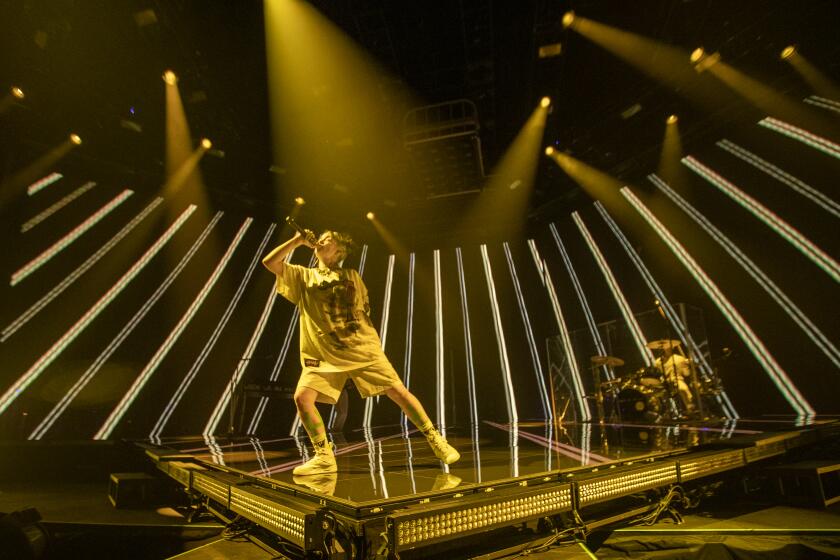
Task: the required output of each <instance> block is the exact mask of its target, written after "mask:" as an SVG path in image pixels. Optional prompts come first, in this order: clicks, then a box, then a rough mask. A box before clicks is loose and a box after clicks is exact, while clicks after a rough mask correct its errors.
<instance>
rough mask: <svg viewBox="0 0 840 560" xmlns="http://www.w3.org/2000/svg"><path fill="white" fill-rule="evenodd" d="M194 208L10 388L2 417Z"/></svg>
mask: <svg viewBox="0 0 840 560" xmlns="http://www.w3.org/2000/svg"><path fill="white" fill-rule="evenodd" d="M195 209H196V207H195V205H190V206H189V207H188V208H187V209H186V210H184V212H182V213H181V215H180V216H179V217H178V219H177V220H176V221H175V223H173V224H172V225H171V226H169V229H167V230H166V232H165V233H164V234H163V235H161V236H160V237H159V238H158V240H157V241H156V242H155V244H154V245H152V246H151V247H150V248H149V249H148V250H147V251H146V252H145V253H144V254H143V256H142V257H140V259H139V260H138V261H137V262H135V263H134V265H133V266H132V267H131V268H130V269H129V270H128V272H126V273H125V274H124V275H123V276H122V278H120V279H119V280H118V281H117V283H116V284H114V285H113V286H112V287H111V288H110V289H109V290H108V291H107V292H105V294H103V296H102V297H101V298H99V301H97V302H96V303H95V304H93V307H91V308H90V309H88V310H87V312H85V314H84V315H82V317H81V318H80V319H79V320H78V321H76V323H75V324H74V325H73V326H72V327H70V330H68V331H67V332H66V333H64V335H63V336H62V337H61V338H60V339H58V341H56V342H55V343H54V344H53V345H52V346H51V347H50V349H49V350H47V351H46V352H45V353H44V354H43V355H42V356H41V357H40V358H38V361H37V362H35V363H34V364H33V365H32V367H30V368H29V369H28V370H27V371H26V373H24V374H23V375H22V376H20V377H19V378H18V380H17V381H15V382H14V383H13V384H12V386H11V387H9V388H8V389H7V390H6V392H5V393H4V394H3V396H2V397H0V414H2V413H3V412H5V411H6V409H7V408H9V405H10V404H12V402H14V400H15V399H17V398H18V397H19V396H20V395H21V394H22V393H23V391H24V390H26V388H27V387H28V386H29V385H31V384H32V382H33V381H35V380H36V379H37V378H38V376H40V375H41V373H43V372H44V370H45V369H46V368H47V366H49V365H50V364H51V363H52V362H53V361H54V360H55V359H56V358H57V357H58V356H59V355H60V354H61V353H62V352H63V351H64V349H65V348H67V346H69V345H70V343H71V342H73V340H75V339H76V337H78V336H79V335H80V334H81V333H82V332H83V331H84V330H85V328H87V326H88V325H90V324H91V323H92V322H93V320H94V319H96V317H98V316H99V314H100V313H102V311H104V310H105V308H106V307H108V304H110V303H111V302H112V301H114V299H116V297H117V296H118V295H119V294H120V293H121V292H122V291H123V290H124V289H125V287H126V286H128V284H129V283H130V282H131V281H132V280H134V278H135V277H136V276H137V274H139V273H140V271H141V270H142V269H143V268H144V267H145V266H146V265H147V264H148V263H149V261H150V260H152V258H153V257H154V256H155V255H157V254H158V252H159V251H160V250H161V249H162V248H163V246H164V245H165V244H166V243H167V241H169V240H170V239H171V238H172V236H173V235H175V233H176V232H177V231H178V230H179V229H180V228H181V226H182V225H184V222H186V221H187V218H189V217H190V216H191V215H192V214H193V212H195Z"/></svg>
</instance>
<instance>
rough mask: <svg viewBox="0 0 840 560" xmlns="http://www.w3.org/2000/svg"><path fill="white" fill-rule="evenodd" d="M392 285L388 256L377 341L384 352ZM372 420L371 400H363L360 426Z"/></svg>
mask: <svg viewBox="0 0 840 560" xmlns="http://www.w3.org/2000/svg"><path fill="white" fill-rule="evenodd" d="M393 284H394V255H389V256H388V272H387V273H386V276H385V296H384V300H383V301H382V320H381V322H380V324H379V339H380V341H381V342H382V350H383V351H384V350H385V341H386V340H388V319H389V318H390V316H391V288H392V286H393ZM372 418H373V399H365V412H364V418H363V420H362V425H363V426H364V427H366V428H370V423H371V420H372Z"/></svg>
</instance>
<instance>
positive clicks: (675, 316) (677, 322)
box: [595, 175, 738, 418]
mask: <svg viewBox="0 0 840 560" xmlns="http://www.w3.org/2000/svg"><path fill="white" fill-rule="evenodd" d="M650 177H655V176H652V175H651V176H648V178H650ZM595 208H597V209H598V212H600V213H601V217H603V218H604V221H605V222H607V225H608V226H609V228H610V229H611V230H612V232H613V234H614V235H615V237H616V239H618V241H619V243H621V246H622V247H624V251H625V252H626V253H627V255H628V256H629V257H630V260H631V261H632V262H633V265H634V266H635V267H636V270H638V271H639V274H641V276H642V279H643V280H644V281H645V284H647V286H648V288H649V289H650V292H651V294H653V297H654V298H656V299H657V300H658V301H659V302H660V304H661V305H662V311H663V312H664V313H665V317H666V318H667V320H668V322H669V323H670V324H671V328H672V329H673V331H672V332H674V333H676V334H677V336H678V337H679V339H680V340H681V341H682V342H683V344H685V346H686V348H688V351H689V352H690V355H691V356H692V357H693V358H694V360H695V361H696V362H697V363H698V365H699V368H700V372H701V375H702V376H703V377H704V378H705V379H711V378H712V377H713V376H714V372H713V370H712V366H711V364H709V362H708V360H707V359H706V356H705V354H704V353H703V351H702V350H701V349H700V346H699V345H698V344H697V342H695V340H694V337H692V336H691V333H690V332H688V328H687V327H686V326H685V324H684V323H683V322H682V319H681V318H680V315H679V313H677V311H676V310H675V309H674V307H673V306H672V305H671V302H670V301H669V300H668V298H667V297H666V296H665V292H664V291H663V290H662V288H660V287H659V284H658V283H657V282H656V280H655V279H654V278H653V275H652V274H651V272H650V270H648V268H647V266H646V265H645V263H644V262H643V261H642V258H641V257H640V256H639V254H638V253H637V252H636V249H634V248H633V245H631V244H630V241H629V240H628V239H627V237H626V236H625V235H624V233H623V232H622V231H621V228H619V227H618V224H616V223H615V221H614V220H613V219H612V217H611V216H610V215H609V214H608V213H607V210H606V209H605V208H604V206H603V205H602V204H601V203H600V202H595ZM715 400H717V402H718V404H719V405H720V406H721V409H722V410H723V412H724V414H725V415H726V417H727V418H738V412H737V411H736V410H735V407H734V406H733V405H732V402H731V401H730V400H729V396H728V395H727V394H726V391H724V390H722V391H721V393H720V394H719V395H715Z"/></svg>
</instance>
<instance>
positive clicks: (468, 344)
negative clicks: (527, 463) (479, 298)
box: [455, 247, 478, 426]
mask: <svg viewBox="0 0 840 560" xmlns="http://www.w3.org/2000/svg"><path fill="white" fill-rule="evenodd" d="M455 257H456V259H457V261H458V287H459V289H460V292H461V318H462V319H463V321H464V350H465V355H466V356H465V357H466V366H467V389H468V390H469V394H470V418H471V419H472V424H473V425H474V426H477V425H478V395H477V393H476V388H475V366H474V364H473V348H472V333H471V332H470V308H469V304H468V302H467V282H466V279H465V277H464V259H463V256H462V255H461V248H460V247H456V248H455Z"/></svg>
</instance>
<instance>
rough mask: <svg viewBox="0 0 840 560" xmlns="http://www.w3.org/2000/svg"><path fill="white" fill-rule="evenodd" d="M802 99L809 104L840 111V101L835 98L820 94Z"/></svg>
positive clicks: (836, 111)
mask: <svg viewBox="0 0 840 560" xmlns="http://www.w3.org/2000/svg"><path fill="white" fill-rule="evenodd" d="M802 101H804V102H805V103H807V104H809V105H814V106H816V107H820V108H821V109H828V110H829V111H833V112H835V113H840V103H838V102H836V101H834V100H833V99H827V98H825V97H819V96H818V95H811V96H810V97H806V98H805V99H803V100H802Z"/></svg>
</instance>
